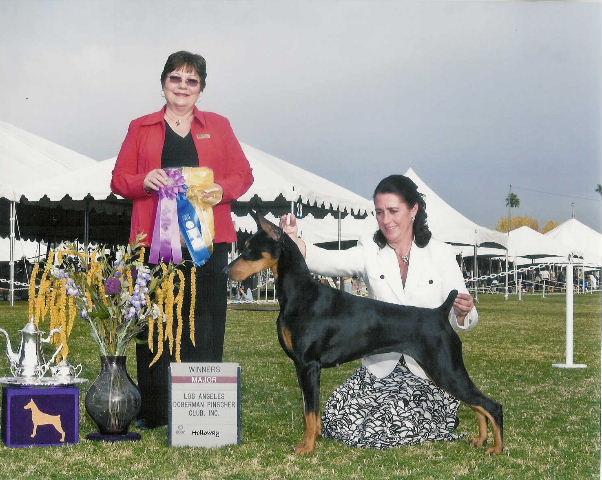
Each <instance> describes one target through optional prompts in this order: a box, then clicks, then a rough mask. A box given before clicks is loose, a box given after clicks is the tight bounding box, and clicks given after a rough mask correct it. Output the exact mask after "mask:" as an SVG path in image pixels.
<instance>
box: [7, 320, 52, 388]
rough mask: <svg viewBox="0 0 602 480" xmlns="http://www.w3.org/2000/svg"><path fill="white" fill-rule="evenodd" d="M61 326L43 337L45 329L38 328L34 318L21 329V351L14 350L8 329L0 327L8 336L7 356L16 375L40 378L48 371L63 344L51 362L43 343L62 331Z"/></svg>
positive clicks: (32, 378) (26, 377) (12, 371)
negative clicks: (45, 355)
mask: <svg viewBox="0 0 602 480" xmlns="http://www.w3.org/2000/svg"><path fill="white" fill-rule="evenodd" d="M60 331H61V329H60V328H55V329H53V330H51V331H50V333H49V334H48V336H47V337H46V338H42V335H43V334H44V332H43V331H41V330H38V328H37V327H36V325H35V323H34V321H33V318H32V319H31V320H30V321H29V322H28V323H27V325H25V327H24V328H23V329H22V330H20V332H21V345H20V346H19V351H17V352H13V349H12V347H11V343H10V337H9V336H8V333H7V332H6V330H4V329H2V328H0V333H3V334H4V336H5V337H6V356H7V357H8V361H9V362H10V371H11V373H12V374H13V376H14V377H18V378H25V379H31V380H35V379H39V378H41V377H43V376H44V374H45V373H46V372H47V371H48V367H49V366H50V364H51V363H52V362H53V361H54V359H55V358H56V356H57V355H58V354H59V352H60V351H61V349H62V348H63V345H60V346H59V347H58V348H57V349H56V351H55V352H54V354H53V355H52V358H51V359H50V361H49V362H45V360H44V353H43V352H42V343H49V342H50V339H51V338H52V335H54V334H55V333H58V332H60Z"/></svg>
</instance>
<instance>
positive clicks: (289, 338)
mask: <svg viewBox="0 0 602 480" xmlns="http://www.w3.org/2000/svg"><path fill="white" fill-rule="evenodd" d="M281 333H282V341H283V342H284V345H285V346H286V348H287V350H288V351H289V352H292V351H293V334H292V333H291V331H290V330H289V329H288V328H283V329H282V330H281Z"/></svg>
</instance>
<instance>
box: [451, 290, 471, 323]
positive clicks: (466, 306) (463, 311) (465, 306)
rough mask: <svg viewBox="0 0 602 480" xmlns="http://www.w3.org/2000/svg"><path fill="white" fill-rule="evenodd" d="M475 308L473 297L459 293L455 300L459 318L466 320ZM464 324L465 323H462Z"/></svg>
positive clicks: (455, 310)
mask: <svg viewBox="0 0 602 480" xmlns="http://www.w3.org/2000/svg"><path fill="white" fill-rule="evenodd" d="M472 307H474V301H473V299H472V295H469V294H468V293H459V294H458V296H457V297H456V299H455V300H454V305H453V308H454V313H455V314H456V316H457V317H459V318H464V317H465V316H466V315H468V313H469V312H470V311H471V310H472ZM462 323H463V322H462Z"/></svg>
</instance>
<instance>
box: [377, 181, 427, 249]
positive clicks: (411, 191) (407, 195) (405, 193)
mask: <svg viewBox="0 0 602 480" xmlns="http://www.w3.org/2000/svg"><path fill="white" fill-rule="evenodd" d="M379 193H394V194H396V195H399V196H400V197H401V198H402V199H403V201H404V202H405V203H406V204H407V205H408V207H410V208H413V207H414V205H416V204H418V211H417V212H416V218H415V219H414V224H413V225H412V229H413V231H414V242H415V243H416V245H417V246H418V247H420V248H422V247H426V246H427V245H428V243H429V240H430V239H431V236H432V233H431V231H430V230H429V227H428V224H427V222H426V202H425V201H424V197H423V195H422V194H421V193H420V192H419V191H418V187H417V186H416V184H415V183H414V182H413V181H412V179H411V178H409V177H406V176H404V175H389V176H388V177H386V178H383V179H382V180H381V181H380V182H379V183H378V185H377V186H376V188H375V189H374V195H372V199H374V198H376V195H378V194H379ZM374 241H375V242H376V244H377V245H378V246H379V247H380V248H384V247H385V245H386V244H387V240H386V239H385V236H384V235H383V233H382V232H381V231H380V229H379V230H377V231H376V233H375V234H374Z"/></svg>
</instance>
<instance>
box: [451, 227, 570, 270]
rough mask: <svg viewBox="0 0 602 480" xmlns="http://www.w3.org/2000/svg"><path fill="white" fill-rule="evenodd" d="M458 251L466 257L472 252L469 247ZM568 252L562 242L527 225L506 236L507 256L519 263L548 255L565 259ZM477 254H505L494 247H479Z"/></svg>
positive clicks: (492, 255) (489, 255) (487, 255)
mask: <svg viewBox="0 0 602 480" xmlns="http://www.w3.org/2000/svg"><path fill="white" fill-rule="evenodd" d="M460 251H461V253H462V255H463V256H466V257H469V256H472V255H473V254H474V252H473V251H472V249H471V248H470V247H463V248H462V249H461V250H460ZM569 253H570V249H569V248H568V247H567V246H565V245H564V244H563V243H562V242H560V241H558V240H555V239H552V238H549V237H547V236H545V235H544V234H542V233H539V232H537V231H535V230H533V229H532V228H530V227H527V226H522V227H519V228H516V229H514V230H512V231H510V234H509V236H508V258H509V259H510V261H512V262H516V263H518V264H519V265H520V264H522V263H531V260H536V259H546V260H545V261H546V262H547V261H548V257H554V258H556V259H558V260H564V261H566V259H567V257H568V255H569ZM478 254H479V256H484V257H495V258H501V257H505V254H504V255H501V254H500V250H499V249H495V248H480V249H479V251H478Z"/></svg>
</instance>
